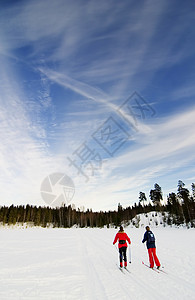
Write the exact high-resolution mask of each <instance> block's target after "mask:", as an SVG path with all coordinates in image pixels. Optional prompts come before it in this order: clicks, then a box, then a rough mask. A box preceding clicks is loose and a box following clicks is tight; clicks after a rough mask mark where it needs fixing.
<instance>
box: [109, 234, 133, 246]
mask: <svg viewBox="0 0 195 300" xmlns="http://www.w3.org/2000/svg"><path fill="white" fill-rule="evenodd" d="M117 241H118V247H119V248H121V247H127V242H126V241H128V243H129V244H131V241H130V238H129V237H128V235H127V234H126V233H125V232H124V231H119V232H118V233H117V234H116V236H115V239H114V242H113V245H114V244H115V243H116V242H117Z"/></svg>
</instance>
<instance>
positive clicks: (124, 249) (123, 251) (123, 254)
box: [119, 247, 127, 263]
mask: <svg viewBox="0 0 195 300" xmlns="http://www.w3.org/2000/svg"><path fill="white" fill-rule="evenodd" d="M126 252H127V247H121V248H119V259H120V263H122V262H123V259H124V261H125V262H126V261H127V254H126Z"/></svg>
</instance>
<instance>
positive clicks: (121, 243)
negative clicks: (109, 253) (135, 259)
mask: <svg viewBox="0 0 195 300" xmlns="http://www.w3.org/2000/svg"><path fill="white" fill-rule="evenodd" d="M117 241H118V248H119V259H120V268H122V267H123V259H124V262H125V263H124V267H125V268H126V266H127V255H126V251H127V242H126V241H128V243H129V244H131V241H130V238H129V237H128V235H127V234H126V233H125V232H124V230H123V226H120V230H119V231H118V232H117V234H116V236H115V239H114V242H113V245H114V244H116V242H117Z"/></svg>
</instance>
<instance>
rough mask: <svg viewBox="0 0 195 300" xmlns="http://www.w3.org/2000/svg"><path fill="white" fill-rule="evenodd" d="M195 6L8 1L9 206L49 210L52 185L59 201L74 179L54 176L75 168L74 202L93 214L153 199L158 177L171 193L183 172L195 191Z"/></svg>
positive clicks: (1, 163)
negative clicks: (141, 198) (61, 180)
mask: <svg viewBox="0 0 195 300" xmlns="http://www.w3.org/2000/svg"><path fill="white" fill-rule="evenodd" d="M194 10H195V2H194V1H190V0H187V1H185V2H184V1H180V0H177V1H176V0H172V1H169V0H156V1H152V0H145V1H143V0H140V1H134V0H132V1H131V0H128V1H127V0H124V1H114V0H108V1H103V0H100V1H98V2H97V1H93V0H89V1H87V0H74V1H66V0H56V1H52V0H47V1H45V0H25V1H20V0H19V1H17V0H15V1H13V0H12V1H11V0H8V1H3V0H2V1H1V2H0V41H1V42H0V167H1V172H0V205H12V204H14V205H20V204H22V205H25V204H32V205H41V206H44V205H46V201H45V198H44V197H43V193H42V192H43V190H44V189H48V187H46V186H45V185H44V184H45V182H46V181H48V180H49V182H50V190H49V191H48V190H47V191H46V192H47V194H48V197H49V196H53V195H54V196H56V197H57V194H58V193H64V188H65V185H63V183H61V185H60V184H59V185H58V187H57V185H55V183H56V182H57V181H58V180H56V182H54V181H55V180H54V181H52V180H51V178H58V179H59V178H60V176H61V178H63V176H64V175H65V176H66V177H65V178H69V180H68V182H73V184H74V188H75V190H74V195H73V194H72V198H70V197H69V198H66V200H67V203H69V204H75V206H76V207H85V208H89V209H93V210H103V211H104V210H113V209H117V206H118V203H121V205H122V206H123V207H127V206H131V205H133V204H134V203H135V202H138V200H139V199H138V197H139V192H140V191H142V192H145V194H146V196H147V198H148V200H149V192H150V190H151V189H153V187H154V184H155V183H158V184H159V185H160V186H161V188H162V192H163V198H164V200H166V198H167V195H168V194H169V193H170V192H177V184H178V180H182V181H183V182H184V183H185V184H186V187H187V188H188V189H189V190H190V189H191V183H193V182H195V151H194V150H195V130H194V128H195V101H194V98H195V85H194V80H195V51H194V49H195V17H194ZM56 174H57V175H56ZM56 176H57V177H56ZM58 183H59V182H58ZM67 185H68V184H67ZM66 188H67V186H66ZM60 189H62V191H63V192H60V191H61V190H60ZM54 190H55V191H54ZM64 199H65V198H64ZM54 200H55V199H54ZM49 201H50V200H49ZM54 202H55V201H54ZM67 203H66V204H67Z"/></svg>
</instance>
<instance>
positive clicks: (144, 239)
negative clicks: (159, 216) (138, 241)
mask: <svg viewBox="0 0 195 300" xmlns="http://www.w3.org/2000/svg"><path fill="white" fill-rule="evenodd" d="M147 237H148V234H147V232H145V234H144V238H143V240H142V243H145V241H147Z"/></svg>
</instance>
